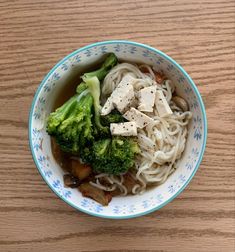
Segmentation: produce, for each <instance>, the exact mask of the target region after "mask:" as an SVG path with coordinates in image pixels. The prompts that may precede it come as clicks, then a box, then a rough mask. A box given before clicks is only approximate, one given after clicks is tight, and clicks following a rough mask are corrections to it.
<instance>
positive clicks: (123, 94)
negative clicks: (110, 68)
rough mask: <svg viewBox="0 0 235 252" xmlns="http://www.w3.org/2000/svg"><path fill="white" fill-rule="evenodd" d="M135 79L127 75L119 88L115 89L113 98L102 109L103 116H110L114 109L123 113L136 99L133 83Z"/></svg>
mask: <svg viewBox="0 0 235 252" xmlns="http://www.w3.org/2000/svg"><path fill="white" fill-rule="evenodd" d="M133 80H134V78H133V77H132V76H131V75H130V74H126V75H125V76H124V77H123V78H122V80H121V81H120V83H119V84H118V86H117V87H116V88H115V89H114V91H113V93H112V94H111V96H110V97H109V98H108V99H107V101H106V102H105V104H104V106H103V107H102V109H101V115H108V114H109V113H110V112H111V111H112V110H113V109H114V107H116V108H117V109H118V110H119V112H121V113H122V112H123V111H124V110H125V109H126V108H128V106H130V104H132V102H133V100H134V99H135V94H134V89H133V86H132V84H131V82H132V81H133Z"/></svg>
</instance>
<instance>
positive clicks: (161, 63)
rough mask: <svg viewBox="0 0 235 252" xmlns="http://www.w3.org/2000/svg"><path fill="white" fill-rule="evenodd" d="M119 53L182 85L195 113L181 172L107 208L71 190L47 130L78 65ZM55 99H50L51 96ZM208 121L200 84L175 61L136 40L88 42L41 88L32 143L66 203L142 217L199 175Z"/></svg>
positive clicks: (32, 118)
mask: <svg viewBox="0 0 235 252" xmlns="http://www.w3.org/2000/svg"><path fill="white" fill-rule="evenodd" d="M108 52H114V53H115V54H116V55H117V56H118V58H119V59H121V60H128V61H136V62H144V63H146V64H150V65H153V66H154V67H156V68H157V69H159V70H162V71H164V73H166V74H167V76H168V77H169V78H170V79H171V80H172V81H173V82H174V83H175V84H176V89H177V92H178V93H179V94H180V95H181V96H182V97H184V98H185V99H186V100H187V101H188V103H189V106H190V110H191V111H192V112H193V119H192V121H191V123H190V125H189V134H188V139H187V144H186V149H185V152H184V154H183V156H182V158H181V160H180V161H179V162H178V168H177V170H176V171H175V172H174V173H173V174H172V175H171V176H170V177H169V178H168V179H167V181H166V182H165V183H164V184H162V185H160V186H158V187H155V188H154V189H151V190H148V191H147V192H145V193H144V194H143V195H135V196H126V197H115V198H113V200H112V201H111V203H110V204H109V206H107V207H103V206H101V205H100V204H98V203H97V202H95V201H93V200H91V199H88V198H84V197H82V195H81V194H80V192H79V191H78V190H77V189H70V188H65V187H64V185H63V173H64V172H63V170H62V169H61V167H60V166H59V165H58V164H57V163H56V161H55V159H54V157H53V155H52V152H51V142H50V137H49V136H48V134H47V133H46V130H45V122H46V117H47V116H48V114H49V113H50V112H51V110H52V107H53V102H54V101H55V97H56V95H57V93H58V92H59V90H60V89H61V88H62V87H63V85H64V84H66V81H67V79H68V78H69V76H70V75H72V74H73V73H74V72H75V73H76V71H77V69H79V70H80V71H82V69H84V67H85V66H86V65H89V64H91V63H92V62H94V61H97V60H99V58H100V57H102V56H103V55H104V54H106V53H108ZM49 98H50V99H49ZM206 135H207V121H206V114H205V108H204V105H203V102H202V99H201V96H200V94H199V91H198V90H197V88H196V86H195V84H194V83H193V81H192V80H191V78H190V77H189V76H188V74H187V73H186V72H185V71H184V70H183V68H182V67H181V66H179V65H178V64H177V63H176V62H175V61H174V60H173V59H171V58H170V57H168V56H167V55H165V54H164V53H162V52H161V51H158V50H156V49H154V48H152V47H149V46H147V45H143V44H139V43H135V42H130V41H105V42H100V43H95V44H92V45H88V46H86V47H83V48H81V49H78V50H77V51H75V52H73V53H71V54H70V55H68V56H67V57H65V58H64V59H63V60H61V61H60V62H59V63H58V64H57V65H56V66H55V67H54V68H53V69H52V70H51V71H50V72H49V73H48V75H47V76H46V77H45V79H44V80H43V81H42V83H41V85H40V86H39V88H38V90H37V92H36V94H35V97H34V100H33V103H32V107H31V112H30V116H29V142H30V148H31V152H32V155H33V159H34V161H35V164H36V166H37V168H38V170H39V172H40V174H41V175H42V177H43V179H44V180H45V181H46V183H47V184H48V185H49V187H50V188H51V189H52V190H53V191H54V192H55V193H56V194H57V195H58V196H59V197H60V198H61V199H63V200H64V201H65V202H66V203H68V204H69V205H71V206H73V207H74V208H76V209H78V210H80V211H83V212H85V213H88V214H91V215H95V216H98V217H106V218H131V217H137V216H141V215H144V214H147V213H149V212H152V211H154V210H157V209H160V208H161V207H162V206H164V205H166V204H167V203H169V202H170V201H171V200H172V199H174V198H175V197H176V196H177V195H178V194H179V193H180V192H181V191H182V190H183V189H184V188H185V187H186V185H187V184H188V183H189V182H190V180H191V179H192V177H193V176H194V174H195V172H196V170H197V169H198V167H199V164H200V162H201V160H202V156H203V153H204V150H205V145H206Z"/></svg>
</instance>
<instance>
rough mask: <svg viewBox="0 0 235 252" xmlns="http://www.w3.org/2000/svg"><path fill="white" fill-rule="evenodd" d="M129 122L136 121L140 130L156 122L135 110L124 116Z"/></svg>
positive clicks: (132, 109)
mask: <svg viewBox="0 0 235 252" xmlns="http://www.w3.org/2000/svg"><path fill="white" fill-rule="evenodd" d="M123 117H124V118H126V119H127V120H128V121H134V122H135V123H136V125H137V127H138V128H141V129H142V128H144V127H145V126H147V125H148V124H150V123H154V120H153V119H152V118H150V117H149V116H147V115H145V114H144V113H142V112H140V111H138V110H137V109H135V108H131V109H130V110H128V111H127V112H126V113H125V114H124V115H123Z"/></svg>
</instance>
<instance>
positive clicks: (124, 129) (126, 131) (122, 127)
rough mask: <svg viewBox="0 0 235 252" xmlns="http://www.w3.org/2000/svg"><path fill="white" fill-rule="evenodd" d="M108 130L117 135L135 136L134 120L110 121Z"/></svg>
mask: <svg viewBox="0 0 235 252" xmlns="http://www.w3.org/2000/svg"><path fill="white" fill-rule="evenodd" d="M110 131H111V134H112V135H117V136H137V126H136V123H135V122H124V123H111V124H110Z"/></svg>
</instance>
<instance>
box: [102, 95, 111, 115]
mask: <svg viewBox="0 0 235 252" xmlns="http://www.w3.org/2000/svg"><path fill="white" fill-rule="evenodd" d="M113 109H114V106H113V102H112V99H111V98H110V97H109V98H108V99H107V101H106V102H105V104H104V106H103V107H102V109H101V111H100V114H101V115H103V116H105V115H108V114H109V113H110V112H111V111H112V110H113Z"/></svg>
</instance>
